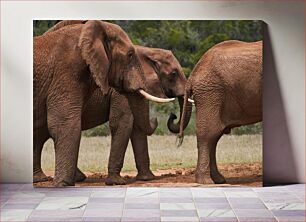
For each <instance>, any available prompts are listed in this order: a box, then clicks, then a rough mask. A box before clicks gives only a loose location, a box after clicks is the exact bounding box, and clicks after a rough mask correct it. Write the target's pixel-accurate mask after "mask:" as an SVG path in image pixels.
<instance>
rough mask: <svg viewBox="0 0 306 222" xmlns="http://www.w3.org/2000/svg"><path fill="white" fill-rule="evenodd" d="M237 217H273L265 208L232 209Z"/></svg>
mask: <svg viewBox="0 0 306 222" xmlns="http://www.w3.org/2000/svg"><path fill="white" fill-rule="evenodd" d="M234 212H235V214H236V216H237V217H238V218H246V217H252V218H273V215H272V214H271V213H270V211H269V210H267V209H234Z"/></svg>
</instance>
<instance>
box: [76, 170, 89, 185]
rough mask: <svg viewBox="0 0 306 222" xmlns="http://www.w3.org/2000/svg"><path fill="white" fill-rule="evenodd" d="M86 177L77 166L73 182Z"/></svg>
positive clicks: (80, 180) (81, 180)
mask: <svg viewBox="0 0 306 222" xmlns="http://www.w3.org/2000/svg"><path fill="white" fill-rule="evenodd" d="M86 178H87V177H86V175H85V174H84V173H83V172H82V171H81V170H80V169H79V168H77V170H76V172H75V177H74V180H75V182H83V181H84V180H86Z"/></svg>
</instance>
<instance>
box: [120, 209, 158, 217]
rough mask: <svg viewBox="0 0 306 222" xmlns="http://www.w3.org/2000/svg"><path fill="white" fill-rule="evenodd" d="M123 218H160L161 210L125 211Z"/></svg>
mask: <svg viewBox="0 0 306 222" xmlns="http://www.w3.org/2000/svg"><path fill="white" fill-rule="evenodd" d="M122 217H141V218H145V217H160V210H159V209H124V210H123V216H122Z"/></svg>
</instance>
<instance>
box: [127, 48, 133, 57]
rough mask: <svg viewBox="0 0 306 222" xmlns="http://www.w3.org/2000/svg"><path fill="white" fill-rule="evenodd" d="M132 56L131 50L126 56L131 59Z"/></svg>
mask: <svg viewBox="0 0 306 222" xmlns="http://www.w3.org/2000/svg"><path fill="white" fill-rule="evenodd" d="M133 55H134V52H133V51H132V50H130V51H129V52H128V54H127V56H128V57H129V58H130V59H131V58H132V57H133Z"/></svg>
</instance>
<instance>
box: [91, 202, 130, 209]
mask: <svg viewBox="0 0 306 222" xmlns="http://www.w3.org/2000/svg"><path fill="white" fill-rule="evenodd" d="M123 206H124V204H123V203H93V202H89V203H87V205H86V209H114V210H117V209H123Z"/></svg>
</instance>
